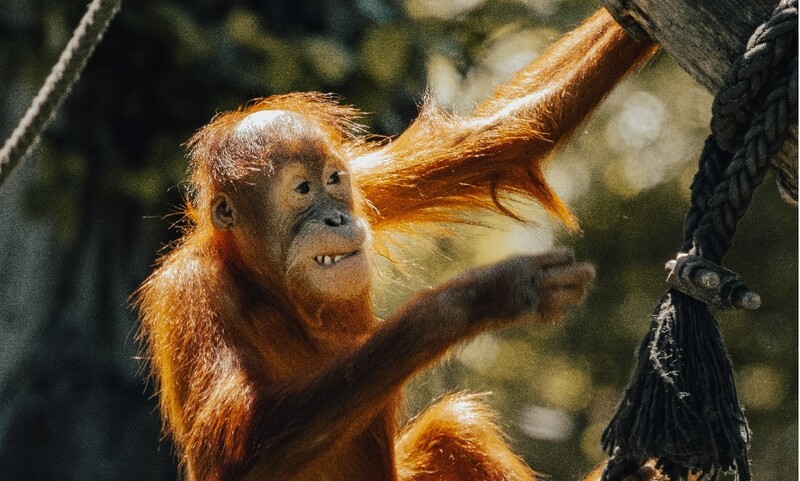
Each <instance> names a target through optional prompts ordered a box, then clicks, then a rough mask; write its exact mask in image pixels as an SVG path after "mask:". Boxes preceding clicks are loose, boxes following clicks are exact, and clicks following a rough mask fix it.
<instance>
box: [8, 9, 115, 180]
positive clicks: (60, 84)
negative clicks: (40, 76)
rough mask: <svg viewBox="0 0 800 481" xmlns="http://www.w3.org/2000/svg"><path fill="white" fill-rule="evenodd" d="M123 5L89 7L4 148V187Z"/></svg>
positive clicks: (37, 138)
mask: <svg viewBox="0 0 800 481" xmlns="http://www.w3.org/2000/svg"><path fill="white" fill-rule="evenodd" d="M121 5H122V0H93V1H92V3H91V4H89V7H88V8H87V9H86V13H85V14H84V15H83V18H82V19H81V22H80V24H78V27H77V28H76V29H75V31H74V32H73V34H72V38H71V39H70V41H69V43H67V46H66V47H65V48H64V51H63V52H61V57H59V59H58V62H56V64H55V65H54V66H53V69H52V70H51V71H50V75H48V76H47V79H45V82H44V85H42V88H41V89H40V90H39V93H37V94H36V97H35V98H34V99H33V102H31V106H30V107H29V108H28V111H27V112H25V116H24V117H22V120H20V122H19V124H18V125H17V127H16V128H15V129H14V131H13V132H12V133H11V136H10V137H9V138H8V140H6V142H5V144H4V145H3V148H2V149H0V185H2V184H3V182H4V181H5V180H6V178H7V177H8V175H9V174H10V173H11V171H12V170H13V169H14V167H16V166H17V165H18V164H19V163H20V162H21V161H22V159H24V158H25V157H26V156H27V155H28V153H30V151H31V150H32V149H33V147H34V146H35V145H36V142H37V141H38V140H39V136H40V135H41V133H42V131H43V130H44V129H45V127H47V125H48V124H49V123H50V120H52V118H53V116H54V114H55V112H56V111H57V110H58V108H59V107H60V106H61V103H62V102H63V101H64V99H65V98H66V97H67V95H68V94H69V92H70V90H71V89H72V86H73V85H74V84H75V82H76V81H77V80H78V77H79V76H80V74H81V72H82V71H83V68H84V67H85V66H86V62H87V61H88V60H89V57H91V55H92V52H94V49H95V47H97V45H98V44H99V43H100V40H101V39H102V38H103V34H104V33H105V31H106V29H107V28H108V24H109V23H110V22H111V20H112V19H113V18H114V15H116V13H117V12H118V11H119V9H120V6H121Z"/></svg>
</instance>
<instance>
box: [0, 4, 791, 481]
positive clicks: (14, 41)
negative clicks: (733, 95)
mask: <svg viewBox="0 0 800 481" xmlns="http://www.w3.org/2000/svg"><path fill="white" fill-rule="evenodd" d="M85 7H86V4H85V3H84V2H83V1H72V0H70V1H63V2H47V1H40V0H0V86H2V88H0V138H6V137H7V136H8V135H9V134H10V132H11V130H12V129H13V127H14V126H15V125H16V123H17V122H18V120H19V119H20V118H21V117H22V115H23V113H24V111H25V109H26V108H27V106H28V105H29V103H30V100H31V99H32V98H33V96H34V95H35V93H36V91H37V90H38V88H39V86H40V85H41V83H42V81H43V80H44V78H45V76H46V75H47V73H48V72H49V69H50V68H51V66H52V64H53V63H54V62H55V61H56V59H57V58H58V55H59V54H60V52H61V50H62V48H63V47H64V45H65V44H66V42H67V40H68V39H69V37H70V35H71V31H72V29H73V28H74V27H75V26H76V25H77V23H78V21H79V19H80V17H81V16H82V14H83V12H84V9H85ZM596 8H597V5H596V4H594V3H593V2H586V1H578V0H566V1H561V0H516V1H511V0H506V1H503V0H499V1H485V2H484V1H481V0H455V1H435V0H407V1H405V2H401V1H384V0H358V1H344V0H331V1H319V0H294V1H222V0H201V1H188V0H186V1H178V0H173V1H167V0H139V1H128V2H125V3H124V5H123V8H122V11H121V12H120V14H119V15H118V17H117V18H116V19H115V20H114V21H113V23H112V24H111V27H110V30H109V32H108V34H107V36H106V38H105V39H104V41H103V43H102V44H101V45H100V47H99V48H98V49H97V51H96V52H95V55H94V57H93V58H92V59H91V60H90V62H89V64H88V67H87V69H86V71H85V72H84V73H83V75H82V77H81V80H80V81H79V83H78V84H77V86H76V87H75V89H74V90H73V92H72V94H71V96H70V97H69V99H68V100H67V102H66V103H65V104H64V106H63V107H62V109H61V110H60V112H59V113H58V115H57V117H56V118H55V121H54V122H53V124H52V125H51V126H50V128H49V129H48V130H47V132H46V134H45V135H44V137H43V139H42V142H41V143H40V145H39V146H38V148H37V149H36V150H35V151H34V153H33V155H31V156H30V158H29V159H28V160H27V161H26V162H25V163H24V164H23V165H21V166H20V167H19V168H18V169H17V170H16V171H15V172H14V173H13V174H12V176H11V177H10V178H9V179H8V181H7V182H6V183H5V184H4V185H3V186H2V187H0V478H2V479H8V480H49V479H59V480H64V481H67V480H79V479H81V480H84V479H92V480H128V479H130V480H168V479H175V478H176V468H175V463H174V459H173V457H172V455H171V447H170V445H169V443H168V442H167V441H163V440H161V434H160V420H159V419H158V415H157V412H156V410H155V400H154V398H153V393H152V386H147V385H146V383H145V381H144V376H143V375H142V373H141V372H140V363H139V362H138V361H137V359H136V356H137V352H138V346H137V342H136V334H137V329H138V328H137V321H136V316H135V313H134V312H133V311H132V310H131V309H130V307H129V295H130V294H131V293H132V292H133V291H134V290H135V289H136V287H137V286H138V285H139V284H140V283H141V282H142V280H143V279H144V278H145V277H146V276H147V275H148V273H149V272H150V271H151V269H152V265H153V263H154V262H155V260H156V258H157V257H158V255H159V252H162V253H163V247H164V246H165V245H167V243H168V242H169V241H170V240H172V239H174V238H175V236H176V235H177V232H176V231H175V230H174V229H171V225H172V224H173V223H174V222H176V221H177V220H179V219H178V218H177V217H176V216H174V215H172V214H174V213H175V212H176V211H177V210H178V206H180V204H181V202H182V201H181V199H182V195H183V193H184V188H183V186H182V179H183V175H184V172H185V168H186V161H185V149H184V148H183V147H181V144H182V143H183V142H185V141H186V139H188V138H189V136H190V135H191V134H192V132H193V131H194V130H195V129H197V128H198V127H200V126H201V125H203V124H204V123H206V122H208V121H209V120H210V119H211V117H212V116H213V115H214V114H215V113H216V112H219V111H224V110H228V109H232V108H235V107H237V106H238V105H240V104H242V103H244V102H246V101H247V100H249V99H251V98H254V97H259V96H266V95H269V94H273V93H283V92H289V91H295V90H320V91H325V92H336V93H338V94H341V95H342V96H343V97H344V99H345V100H346V102H348V103H351V104H353V105H355V106H356V107H358V108H360V109H362V110H364V111H366V112H370V113H371V114H370V115H369V116H368V117H366V118H365V119H364V121H365V123H367V124H368V125H369V127H370V129H371V131H372V132H375V133H379V134H388V135H391V134H396V133H398V132H400V131H402V129H403V128H404V126H406V125H407V124H408V122H409V121H410V120H411V119H412V118H413V117H414V115H415V114H416V112H417V104H418V103H419V102H420V101H421V98H422V96H423V93H424V92H425V91H426V89H428V90H429V91H430V92H431V94H432V95H433V97H434V98H435V99H437V100H438V101H439V102H441V103H443V104H445V105H449V106H450V107H452V108H454V109H457V110H459V109H468V108H469V106H470V105H472V104H473V103H474V102H476V101H479V100H480V99H481V98H483V97H484V96H485V95H487V94H488V92H489V91H490V90H491V87H492V85H494V84H495V83H497V82H500V81H502V80H503V79H504V78H506V77H507V75H508V74H509V73H510V72H512V71H513V70H514V69H516V68H519V67H521V66H522V65H524V64H525V62H527V61H529V60H530V59H532V58H533V57H535V56H536V55H537V54H538V53H539V52H541V50H542V49H543V48H544V47H545V46H546V45H548V44H549V43H551V42H552V41H553V39H555V38H557V37H558V36H559V35H560V32H563V31H566V30H568V29H570V28H572V27H574V26H575V25H577V23H579V22H580V21H581V19H583V18H585V17H586V16H587V15H589V14H590V13H591V12H592V11H593V10H595V9H596ZM709 112H710V95H709V94H708V93H707V92H705V91H703V90H702V88H701V87H699V86H698V85H697V84H696V83H695V82H693V81H692V80H691V79H690V78H688V77H687V76H686V75H685V74H684V73H683V72H682V71H680V70H679V69H678V68H677V67H676V66H675V65H674V64H673V62H672V61H671V60H670V59H669V58H667V57H666V56H663V55H662V56H659V57H657V58H656V60H654V61H653V62H651V64H650V65H648V66H647V67H646V68H644V69H643V70H642V71H641V72H640V73H638V74H636V75H635V76H634V78H632V79H631V80H630V81H628V82H626V83H624V84H623V85H622V86H620V88H619V89H618V90H617V91H616V92H615V93H614V94H613V95H612V96H611V97H610V98H609V99H608V101H607V102H606V104H604V106H603V107H602V108H601V109H600V110H599V111H598V112H597V114H596V115H595V116H594V118H593V119H592V121H590V122H589V123H588V124H587V125H586V126H585V128H584V129H581V130H580V131H579V132H578V133H577V134H576V136H575V138H574V139H573V140H572V142H571V143H570V144H569V145H568V146H566V148H565V149H563V150H562V152H560V153H559V154H558V155H557V156H556V158H555V159H552V162H551V164H550V168H549V170H548V176H549V178H550V179H551V181H552V182H553V184H554V186H555V188H556V189H557V190H558V191H559V192H560V193H561V194H562V195H563V196H564V198H565V199H567V200H568V201H569V203H570V205H571V206H572V207H573V209H574V211H575V213H576V214H577V215H578V217H579V218H580V220H581V225H582V229H583V232H582V233H580V234H568V233H565V232H564V231H563V229H561V228H559V227H558V226H556V225H554V224H553V223H552V222H551V221H550V220H548V219H547V218H546V217H545V216H544V215H543V214H542V213H541V210H540V209H538V208H537V207H536V206H528V207H526V213H527V217H529V218H531V219H534V220H536V222H534V223H531V224H529V225H523V224H519V223H496V224H494V227H493V228H491V229H474V230H470V231H468V232H464V234H463V235H462V236H459V237H458V239H459V242H457V241H453V240H441V241H439V247H440V248H441V250H443V251H444V252H445V253H446V255H447V256H446V257H445V256H442V255H440V254H436V255H434V254H430V253H429V252H428V251H427V250H421V249H414V247H413V245H412V246H411V248H408V249H406V250H404V251H403V255H404V258H406V259H409V260H411V261H412V262H413V263H414V264H415V265H416V266H417V268H416V269H412V271H413V275H412V276H411V277H410V278H408V277H407V278H401V277H400V276H399V275H398V274H397V272H395V271H392V270H391V269H388V270H387V272H388V275H384V276H383V277H382V278H381V279H379V280H378V282H379V285H380V286H381V288H380V289H379V292H378V295H377V296H376V304H377V305H378V307H379V309H380V310H381V312H383V313H385V312H389V311H391V309H393V308H394V307H395V306H396V305H397V304H398V303H399V302H400V301H401V300H402V299H403V298H404V297H405V296H406V295H407V294H408V293H409V292H411V291H412V290H414V289H417V288H420V287H423V286H427V285H433V284H435V283H436V282H439V281H440V280H442V279H444V278H446V277H447V276H449V275H452V274H453V273H455V272H457V271H458V270H459V269H461V268H463V267H466V266H468V265H472V264H475V263H482V262H488V261H491V260H495V259H498V258H500V257H503V256H506V255H508V254H510V253H515V252H532V251H538V250H541V249H543V248H545V247H547V246H548V245H550V244H552V243H553V242H557V243H564V244H568V245H571V246H573V247H575V248H576V249H577V251H578V253H579V255H580V257H581V258H585V259H589V260H591V261H592V262H594V263H595V264H596V265H597V268H598V280H597V287H596V288H595V289H594V290H593V291H592V294H591V296H590V298H589V300H588V302H587V305H586V308H585V309H584V310H582V311H580V312H579V313H577V314H576V315H574V316H572V317H571V318H570V319H569V320H567V321H566V322H565V323H563V324H562V325H560V326H556V327H552V328H533V327H522V328H518V329H513V330H510V331H504V332H501V333H492V334H488V335H483V336H481V337H480V338H479V339H477V340H476V341H475V342H473V343H470V344H468V345H466V346H464V347H462V348H460V349H458V350H457V351H456V352H455V353H454V355H453V356H452V357H451V359H450V360H449V361H448V362H447V363H445V364H444V365H442V366H441V367H438V368H436V369H433V370H431V371H430V372H427V373H425V374H424V375H423V376H421V377H420V378H419V379H417V380H415V381H414V382H413V383H412V384H411V386H410V387H409V389H408V399H409V402H408V404H409V411H410V412H411V413H413V412H414V411H416V410H418V409H420V408H421V407H424V406H425V405H426V404H427V403H428V402H430V400H431V399H432V398H434V397H436V396H438V395H440V394H441V393H443V392H446V391H452V390H458V389H467V390H471V391H478V392H491V393H492V394H491V395H489V399H490V402H491V403H492V404H493V405H494V406H495V407H496V408H497V409H498V410H499V411H501V415H502V419H503V424H504V426H505V428H506V430H507V431H508V432H509V434H510V435H511V436H512V438H513V442H514V445H515V446H516V447H517V449H518V450H519V451H520V452H521V453H522V454H523V455H524V456H525V458H526V459H527V461H528V462H529V463H530V464H531V465H532V466H533V467H534V468H536V469H537V470H540V471H542V472H544V473H547V474H550V475H552V476H553V478H554V479H556V480H570V479H577V478H578V477H579V475H580V474H581V473H583V472H585V471H586V470H587V469H589V468H590V467H591V466H592V465H594V464H596V463H598V462H600V461H601V459H602V454H601V452H600V447H599V436H600V432H601V430H602V428H603V427H604V426H605V424H606V423H607V422H608V420H609V419H610V416H611V414H612V413H613V410H614V406H615V403H616V402H617V400H618V399H619V396H620V395H621V392H622V389H623V388H624V386H625V384H626V382H627V380H628V377H629V373H630V370H631V368H632V366H633V352H634V349H635V346H636V345H637V343H638V341H639V339H640V338H641V336H642V335H643V334H644V332H645V330H646V328H647V324H648V320H647V319H648V315H649V313H650V312H651V310H652V308H653V306H654V304H655V302H656V300H657V299H658V297H659V295H660V293H661V291H662V290H663V288H664V283H663V279H664V277H665V275H664V273H663V267H662V266H663V264H664V262H665V261H666V260H667V259H669V258H671V257H672V256H674V254H675V251H676V249H677V248H678V247H679V245H680V241H681V225H682V216H683V213H684V212H685V210H686V208H687V205H688V188H687V187H688V185H689V180H690V179H691V176H692V174H693V170H694V169H695V168H696V158H697V157H698V155H699V150H700V146H701V145H702V141H703V138H704V137H705V136H706V135H707V133H708V129H707V124H708V120H709ZM489 220H491V219H489ZM726 265H727V266H728V267H730V268H732V269H734V270H736V271H737V272H739V273H740V274H742V275H743V276H744V278H745V279H746V280H747V282H748V284H749V285H750V286H751V287H753V288H754V289H755V290H756V291H758V292H759V293H760V294H761V295H762V298H763V304H762V308H761V309H760V310H759V311H757V312H753V313H745V312H725V313H718V319H719V320H720V324H721V326H722V331H723V334H724V336H725V339H726V342H727V344H728V346H729V349H730V354H731V357H732V359H733V361H734V364H735V366H736V369H737V381H738V385H739V390H740V395H741V399H742V402H743V404H744V405H745V407H746V410H747V414H748V417H749V420H750V423H751V428H752V430H753V446H752V460H753V471H754V474H755V479H761V480H767V479H796V477H797V319H798V312H797V306H798V298H797V211H796V209H795V208H794V207H790V206H788V205H786V204H784V203H782V202H781V201H780V199H779V197H778V194H777V191H776V189H775V188H774V184H773V182H772V181H771V180H770V179H768V180H767V182H766V183H765V186H764V187H763V188H762V189H760V191H759V192H758V194H757V198H756V201H755V202H754V204H753V206H752V207H751V209H750V212H749V214H748V216H747V218H746V219H745V220H744V221H743V223H742V226H741V228H740V231H739V233H738V235H737V239H736V242H735V245H734V248H733V249H732V251H731V254H730V255H729V257H728V258H727V259H726Z"/></svg>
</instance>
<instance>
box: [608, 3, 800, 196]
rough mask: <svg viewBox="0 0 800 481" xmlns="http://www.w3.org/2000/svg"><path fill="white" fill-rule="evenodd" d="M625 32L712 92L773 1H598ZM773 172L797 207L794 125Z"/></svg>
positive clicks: (795, 130)
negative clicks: (646, 41)
mask: <svg viewBox="0 0 800 481" xmlns="http://www.w3.org/2000/svg"><path fill="white" fill-rule="evenodd" d="M600 3H602V4H603V5H604V6H605V7H606V8H607V9H608V11H609V12H610V13H611V15H613V16H614V18H615V19H617V21H618V22H619V23H620V25H622V26H623V27H624V28H625V30H627V31H628V33H630V34H631V35H633V36H635V37H639V38H641V37H644V36H647V35H649V36H650V37H651V38H652V39H654V40H655V41H657V42H658V43H659V44H660V45H661V47H662V48H663V49H664V51H666V52H667V53H668V54H669V55H670V56H671V57H672V58H673V59H675V61H676V62H677V63H678V65H680V66H681V67H682V68H683V69H684V70H686V72H688V73H689V75H691V76H692V77H693V78H694V79H695V80H697V81H698V82H699V83H700V84H702V85H703V86H704V87H706V88H707V89H708V90H710V91H711V92H712V93H716V91H717V90H718V89H719V87H720V86H721V85H722V82H723V81H724V79H725V74H726V72H727V71H728V67H729V66H730V65H731V63H732V62H733V61H734V60H735V59H736V58H737V57H738V56H739V55H741V54H742V52H744V48H745V45H746V44H747V40H748V39H749V38H750V35H752V33H753V31H754V30H755V28H756V27H757V26H758V25H759V24H761V23H763V22H764V21H765V20H767V19H768V18H769V16H770V14H771V13H772V10H773V9H774V8H775V7H776V6H777V0H716V1H703V0H701V1H697V0H600ZM772 171H773V173H774V174H775V176H776V179H777V181H778V186H779V188H780V190H781V193H782V194H783V195H784V198H787V199H791V201H792V202H793V203H795V204H796V203H797V126H796V125H795V126H794V127H793V129H792V133H791V135H790V138H789V140H787V141H786V143H785V144H784V147H783V150H782V151H781V153H779V154H778V155H776V156H775V157H774V158H773V159H772Z"/></svg>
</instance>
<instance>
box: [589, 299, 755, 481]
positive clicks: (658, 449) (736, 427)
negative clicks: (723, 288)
mask: <svg viewBox="0 0 800 481" xmlns="http://www.w3.org/2000/svg"><path fill="white" fill-rule="evenodd" d="M638 358H639V363H638V365H637V366H636V370H635V372H634V374H633V380H632V381H631V384H630V386H629V387H628V389H627V390H626V392H625V395H624V399H623V401H622V403H621V404H620V406H619V408H618V410H617V413H616V414H615V416H614V418H613V419H612V420H611V423H610V424H609V426H608V428H606V430H605V432H604V433H603V448H604V449H605V450H606V452H608V453H609V454H610V455H611V458H610V459H609V463H608V467H607V469H606V472H605V473H604V478H603V479H604V480H622V479H623V478H624V477H625V476H627V475H629V474H631V473H632V472H633V471H635V470H636V469H637V468H638V467H639V466H641V465H642V464H644V463H645V462H646V461H647V460H648V459H651V458H655V459H656V460H657V462H656V467H658V468H659V469H661V471H662V472H663V473H664V474H665V475H667V476H669V479H671V480H678V479H687V478H688V475H689V474H690V473H695V474H696V473H708V474H710V475H711V479H715V476H716V475H717V473H718V472H719V471H737V472H738V473H739V479H740V481H749V480H750V479H751V478H750V468H749V465H748V462H747V446H748V443H749V441H750V431H749V429H748V427H747V420H746V419H745V416H744V413H743V412H742V408H741V406H740V405H739V401H738V398H737V396H736V388H735V385H734V380H733V366H732V365H731V361H730V359H729V358H728V355H727V353H726V352H725V346H724V344H723V343H722V337H721V335H720V331H719V325H718V324H717V321H716V319H714V316H713V315H712V314H711V312H710V311H709V310H708V307H707V306H706V305H705V304H703V303H702V302H700V301H698V300H696V299H694V298H692V297H690V296H688V295H686V294H684V293H682V292H680V291H678V290H675V289H670V290H669V291H668V292H667V293H666V294H664V296H663V297H662V298H661V302H660V303H659V305H658V306H656V309H655V312H653V315H652V318H651V323H650V329H649V330H648V332H647V335H646V336H645V338H644V339H643V340H642V343H641V345H640V346H639V353H638Z"/></svg>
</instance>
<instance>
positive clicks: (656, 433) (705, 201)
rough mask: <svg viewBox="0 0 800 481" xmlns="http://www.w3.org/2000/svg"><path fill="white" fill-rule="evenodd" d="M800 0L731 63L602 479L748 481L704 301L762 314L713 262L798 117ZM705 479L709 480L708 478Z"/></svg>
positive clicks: (738, 417)
mask: <svg viewBox="0 0 800 481" xmlns="http://www.w3.org/2000/svg"><path fill="white" fill-rule="evenodd" d="M797 91H798V80H797V0H782V1H781V2H780V4H779V5H778V7H777V8H776V9H775V10H774V11H773V13H772V17H771V18H770V19H769V20H768V21H767V22H765V23H764V24H762V25H761V26H759V27H758V28H757V29H756V31H755V33H754V34H753V36H752V37H751V38H750V40H749V41H748V43H747V50H746V51H745V53H744V54H743V55H742V56H741V57H740V58H738V59H737V60H736V61H734V62H733V64H732V65H731V68H730V70H729V71H728V75H727V77H726V80H725V85H723V87H722V88H721V89H720V91H719V92H717V95H716V97H715V99H714V104H713V107H712V109H713V114H714V118H713V119H712V121H711V127H712V130H713V134H712V135H711V136H710V137H709V138H708V140H707V141H706V144H705V147H704V149H703V153H702V155H701V157H700V168H699V171H698V173H697V175H696V176H695V178H694V181H693V182H692V203H691V206H690V209H689V213H688V214H687V216H686V221H685V226H684V244H683V246H682V248H681V254H679V255H678V257H677V259H676V260H674V261H670V263H668V270H670V276H669V279H668V280H669V283H670V284H671V285H672V288H671V289H669V290H668V291H667V292H666V293H665V294H664V295H663V296H662V298H661V300H660V302H659V303H658V305H657V306H656V308H655V311H654V312H653V314H652V317H651V320H650V328H649V330H648V331H647V334H646V335H645V338H644V339H643V340H642V343H641V345H640V346H639V351H638V356H637V364H636V368H635V370H634V372H633V376H632V379H631V382H630V384H629V385H628V388H627V389H626V390H625V393H624V396H623V399H622V401H621V402H620V405H619V407H618V408H617V412H616V414H615V415H614V417H613V418H612V420H611V422H610V423H609V425H608V427H607V428H606V430H605V431H604V432H603V436H602V443H603V449H604V450H605V452H606V453H607V455H608V456H609V460H608V464H607V465H606V468H605V470H604V472H603V475H602V480H603V481H622V480H623V479H624V478H625V477H626V476H628V475H630V474H633V473H634V472H636V471H637V470H638V469H639V467H640V466H642V465H643V464H644V463H646V462H648V461H649V460H653V459H654V460H655V462H656V467H657V468H659V469H660V470H661V472H662V473H663V474H664V475H666V476H668V477H669V479H670V480H672V481H679V480H686V479H688V477H689V475H690V474H695V475H700V476H701V478H702V479H709V480H712V481H713V480H716V479H717V478H718V476H719V474H720V473H736V475H737V480H739V481H750V480H751V474H750V465H749V461H748V447H749V443H750V430H749V428H748V426H747V420H746V419H745V416H744V412H743V410H742V407H741V406H740V404H739V400H738V397H737V394H736V386H735V383H734V376H733V366H732V364H731V361H730V358H729V357H728V354H727V352H726V350H725V345H724V344H723V342H722V336H721V333H720V330H719V325H718V324H717V321H716V319H715V318H714V316H713V315H712V314H711V312H710V311H709V308H708V305H707V304H712V305H715V306H717V307H720V308H723V309H730V308H746V309H756V308H758V306H759V304H760V298H759V296H758V295H757V294H755V293H753V292H751V291H750V290H749V289H747V287H746V286H745V285H744V283H743V282H742V281H741V279H740V278H739V276H737V275H736V274H735V273H733V272H731V271H729V270H727V269H725V268H723V267H721V266H719V265H717V264H718V263H719V262H720V261H721V260H722V257H723V256H724V255H725V253H726V252H727V251H728V249H729V248H730V245H731V243H732V241H733V236H734V234H735V232H736V225H737V222H738V221H739V219H741V218H742V217H743V216H744V214H745V212H746V210H747V207H748V206H749V204H750V201H751V199H752V193H753V190H754V189H755V188H756V187H757V186H758V185H759V184H761V182H762V181H763V178H764V174H765V173H766V170H767V168H768V166H769V157H770V156H771V155H772V154H774V153H775V152H777V151H778V150H780V148H781V146H782V145H783V141H784V140H785V138H786V136H787V135H788V129H789V125H791V124H792V123H793V122H796V120H797ZM706 476H708V478H706Z"/></svg>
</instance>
